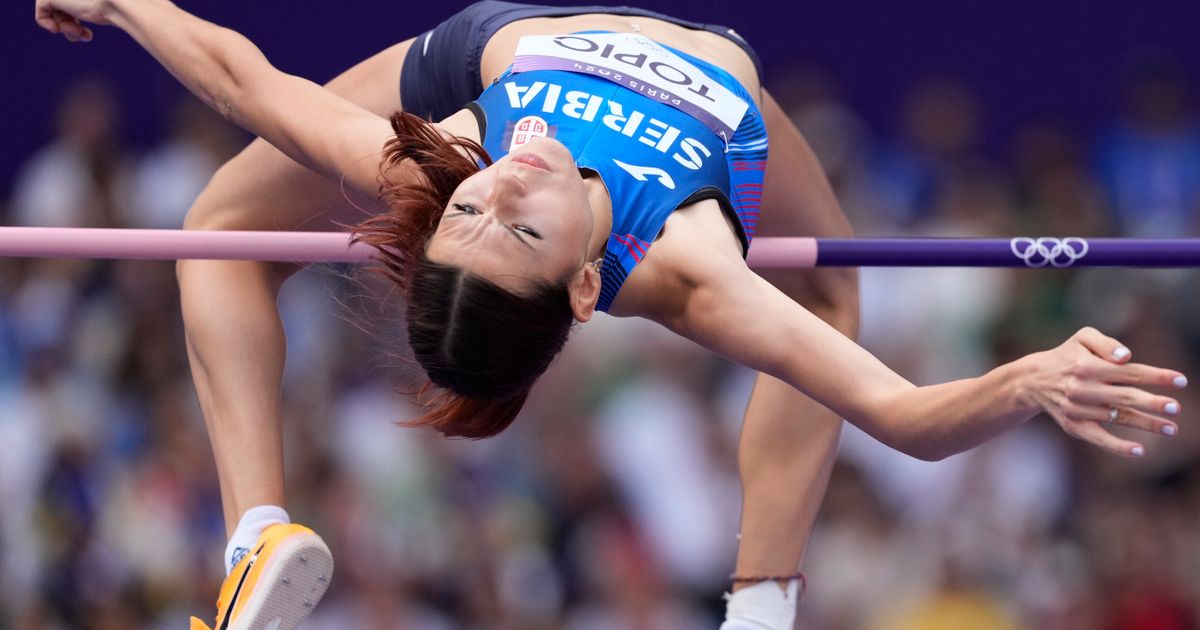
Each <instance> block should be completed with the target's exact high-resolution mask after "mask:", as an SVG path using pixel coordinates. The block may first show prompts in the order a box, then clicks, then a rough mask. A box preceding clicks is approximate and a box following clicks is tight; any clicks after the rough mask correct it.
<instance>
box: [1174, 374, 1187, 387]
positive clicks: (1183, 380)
mask: <svg viewBox="0 0 1200 630" xmlns="http://www.w3.org/2000/svg"><path fill="white" fill-rule="evenodd" d="M1171 382H1172V383H1174V384H1175V387H1178V388H1179V389H1183V388H1184V387H1187V377H1186V376H1176V377H1175V380H1173V381H1171Z"/></svg>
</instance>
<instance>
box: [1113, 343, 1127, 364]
mask: <svg viewBox="0 0 1200 630" xmlns="http://www.w3.org/2000/svg"><path fill="white" fill-rule="evenodd" d="M1127 356H1129V348H1126V347H1125V346H1117V349H1116V350H1113V358H1114V359H1116V360H1118V361H1120V360H1121V359H1124V358H1125V357H1127Z"/></svg>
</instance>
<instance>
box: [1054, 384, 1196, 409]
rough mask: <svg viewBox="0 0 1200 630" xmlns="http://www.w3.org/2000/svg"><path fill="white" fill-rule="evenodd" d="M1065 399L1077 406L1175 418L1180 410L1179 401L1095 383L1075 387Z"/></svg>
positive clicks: (1117, 386)
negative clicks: (1136, 411) (1132, 411)
mask: <svg viewBox="0 0 1200 630" xmlns="http://www.w3.org/2000/svg"><path fill="white" fill-rule="evenodd" d="M1067 399H1068V400H1069V401H1070V402H1072V403H1074V404H1077V405H1086V406H1094V407H1099V408H1102V409H1108V408H1110V407H1117V408H1118V409H1136V410H1138V411H1144V412H1146V413H1152V414H1157V415H1164V416H1177V415H1179V412H1180V410H1181V408H1180V406H1179V401H1178V400H1175V399H1174V398H1170V397H1167V396H1159V395H1157V394H1151V393H1150V392H1144V391H1142V390H1140V389H1135V388H1133V387H1123V386H1121V385H1105V384H1103V383H1096V384H1091V385H1080V386H1077V387H1075V388H1074V389H1073V390H1072V391H1071V392H1070V393H1069V394H1068V396H1067Z"/></svg>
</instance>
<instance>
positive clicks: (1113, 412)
mask: <svg viewBox="0 0 1200 630" xmlns="http://www.w3.org/2000/svg"><path fill="white" fill-rule="evenodd" d="M1120 417H1121V410H1120V409H1117V408H1116V407H1109V408H1108V420H1107V421H1105V424H1112V423H1114V422H1116V421H1117V418H1120Z"/></svg>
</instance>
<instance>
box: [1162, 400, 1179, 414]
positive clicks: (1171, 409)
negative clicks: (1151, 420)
mask: <svg viewBox="0 0 1200 630" xmlns="http://www.w3.org/2000/svg"><path fill="white" fill-rule="evenodd" d="M1163 411H1165V412H1167V413H1168V414H1170V415H1172V416H1174V415H1178V414H1179V403H1173V402H1169V403H1167V404H1166V405H1163Z"/></svg>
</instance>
